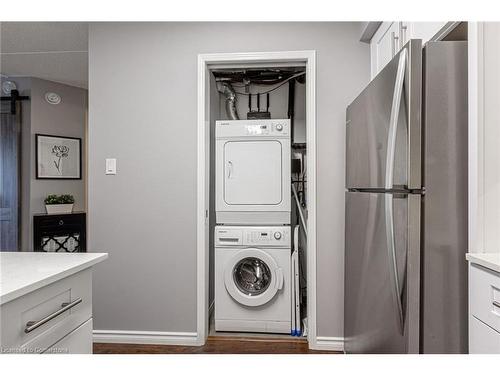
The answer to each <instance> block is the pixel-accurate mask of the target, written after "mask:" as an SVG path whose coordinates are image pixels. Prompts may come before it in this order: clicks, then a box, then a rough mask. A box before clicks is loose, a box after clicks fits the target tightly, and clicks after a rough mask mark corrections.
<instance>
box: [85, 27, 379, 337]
mask: <svg viewBox="0 0 500 375" xmlns="http://www.w3.org/2000/svg"><path fill="white" fill-rule="evenodd" d="M359 27H360V26H359V24H356V23H345V22H342V23H147V24H146V23H130V24H123V23H97V24H91V25H90V35H89V150H90V152H89V246H90V248H91V249H92V250H94V251H107V252H109V253H110V257H109V259H108V260H107V261H106V262H105V263H103V265H102V266H100V267H99V268H98V269H96V271H95V277H94V327H95V329H105V330H112V329H116V330H152V331H174V332H186V331H188V332H194V331H196V216H195V215H196V153H197V150H196V134H197V133H196V118H197V114H196V103H197V81H196V79H197V74H196V72H197V55H198V54H199V53H215V52H245V51H280V50H281V51H285V50H316V51H317V139H318V151H317V152H318V192H317V197H318V217H317V222H318V241H317V245H318V306H317V308H318V315H317V320H318V321H317V323H318V335H319V336H342V334H343V268H344V266H343V253H344V174H345V170H344V168H345V167H344V166H345V160H344V147H345V146H344V144H345V125H344V123H345V108H346V106H347V104H348V103H349V102H350V101H351V100H352V99H353V98H354V97H355V96H356V95H357V94H358V93H359V92H360V91H361V89H362V88H363V86H364V85H365V84H366V83H367V82H368V81H369V50H368V46H367V45H366V44H363V43H360V42H358V39H359ZM106 157H116V158H117V159H118V174H117V175H116V176H105V175H104V159H105V158H106Z"/></svg>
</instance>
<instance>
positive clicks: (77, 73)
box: [0, 22, 88, 88]
mask: <svg viewBox="0 0 500 375" xmlns="http://www.w3.org/2000/svg"><path fill="white" fill-rule="evenodd" d="M0 72H1V73H2V74H5V75H7V76H11V77H15V76H30V77H38V78H43V79H47V80H50V81H56V82H61V83H66V84H68V85H72V86H77V87H83V88H87V87H88V24H87V23H86V22H2V23H0Z"/></svg>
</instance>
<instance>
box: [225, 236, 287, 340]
mask: <svg viewBox="0 0 500 375" xmlns="http://www.w3.org/2000/svg"><path fill="white" fill-rule="evenodd" d="M290 246H291V233H290V227H287V226H276V227H237V226H229V227H228V226H217V227H216V228H215V330H216V331H243V332H275V333H288V334H290V333H291V326H292V322H291V319H292V318H291V282H290V280H291V268H290V266H291V255H290V251H291V249H290Z"/></svg>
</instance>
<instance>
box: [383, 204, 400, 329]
mask: <svg viewBox="0 0 500 375" xmlns="http://www.w3.org/2000/svg"><path fill="white" fill-rule="evenodd" d="M392 201H393V196H392V194H385V228H386V229H385V230H386V238H387V250H388V257H389V269H390V271H392V272H391V273H390V278H391V281H392V293H393V296H394V300H395V302H396V308H397V313H398V316H399V328H400V331H399V332H400V333H401V334H403V333H404V316H403V304H402V302H401V286H400V285H399V273H398V265H397V260H396V243H395V242H396V241H395V239H394V214H393V209H392V207H393V206H392Z"/></svg>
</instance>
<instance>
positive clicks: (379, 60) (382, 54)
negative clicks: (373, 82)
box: [370, 22, 401, 78]
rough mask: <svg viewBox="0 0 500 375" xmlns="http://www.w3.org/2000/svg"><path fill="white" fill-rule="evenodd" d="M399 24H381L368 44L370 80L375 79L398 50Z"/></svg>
mask: <svg viewBox="0 0 500 375" xmlns="http://www.w3.org/2000/svg"><path fill="white" fill-rule="evenodd" d="M399 37H400V22H383V23H382V25H380V27H379V29H378V30H377V32H376V33H375V35H374V36H373V38H372V41H371V43H370V50H371V60H372V61H371V65H372V78H373V77H375V76H376V75H377V74H378V73H379V72H380V71H381V70H382V69H383V68H384V67H385V66H386V65H387V63H388V62H389V61H391V59H392V58H393V57H394V55H395V54H396V53H397V52H398V51H399V49H400V47H401V46H400V43H399Z"/></svg>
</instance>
